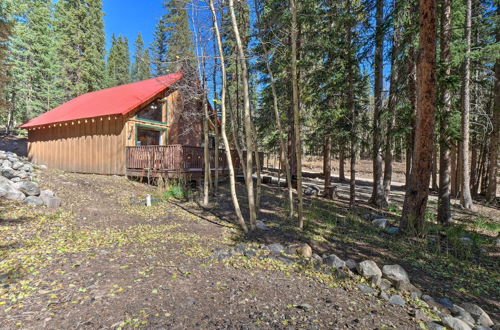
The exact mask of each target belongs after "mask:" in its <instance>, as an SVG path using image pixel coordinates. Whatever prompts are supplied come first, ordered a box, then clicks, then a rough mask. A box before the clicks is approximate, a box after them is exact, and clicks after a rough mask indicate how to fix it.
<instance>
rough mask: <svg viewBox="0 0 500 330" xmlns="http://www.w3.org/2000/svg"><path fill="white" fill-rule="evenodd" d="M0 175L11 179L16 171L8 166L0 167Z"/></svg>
mask: <svg viewBox="0 0 500 330" xmlns="http://www.w3.org/2000/svg"><path fill="white" fill-rule="evenodd" d="M0 175H2V176H3V177H6V178H7V179H12V178H13V177H15V176H16V171H14V170H13V169H11V168H10V167H2V168H1V169H0Z"/></svg>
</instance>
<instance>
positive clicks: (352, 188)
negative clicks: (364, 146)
mask: <svg viewBox="0 0 500 330" xmlns="http://www.w3.org/2000/svg"><path fill="white" fill-rule="evenodd" d="M350 7H351V6H350V3H348V8H347V9H348V10H351V8H350ZM347 41H348V42H349V43H350V47H349V49H348V56H349V63H348V65H347V109H348V110H349V113H350V115H351V118H350V119H351V125H352V126H351V132H350V145H349V148H350V150H349V151H350V171H351V177H350V179H349V207H350V208H351V210H354V208H355V207H356V148H357V143H356V142H357V138H356V130H357V115H356V107H355V103H354V77H353V76H354V70H353V63H351V61H352V58H353V56H355V55H354V54H353V51H352V26H351V25H350V24H349V26H348V28H347Z"/></svg>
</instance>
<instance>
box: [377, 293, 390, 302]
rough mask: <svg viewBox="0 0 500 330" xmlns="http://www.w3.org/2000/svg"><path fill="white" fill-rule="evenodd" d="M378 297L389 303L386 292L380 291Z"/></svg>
mask: <svg viewBox="0 0 500 330" xmlns="http://www.w3.org/2000/svg"><path fill="white" fill-rule="evenodd" d="M378 296H379V298H380V299H383V300H386V301H389V295H388V294H387V293H386V292H385V291H380V293H379V295H378Z"/></svg>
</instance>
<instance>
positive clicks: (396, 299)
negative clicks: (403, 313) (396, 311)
mask: <svg viewBox="0 0 500 330" xmlns="http://www.w3.org/2000/svg"><path fill="white" fill-rule="evenodd" d="M389 302H390V303H391V304H393V305H398V306H404V305H405V304H406V301H405V300H404V299H403V297H401V296H400V295H397V294H393V295H392V296H391V298H389Z"/></svg>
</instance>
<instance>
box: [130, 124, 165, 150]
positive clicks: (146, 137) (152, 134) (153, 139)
mask: <svg viewBox="0 0 500 330" xmlns="http://www.w3.org/2000/svg"><path fill="white" fill-rule="evenodd" d="M161 133H162V132H161V131H159V130H155V129H150V128H144V127H137V142H136V144H137V146H152V145H153V146H158V145H162V142H163V141H162V134H161Z"/></svg>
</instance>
